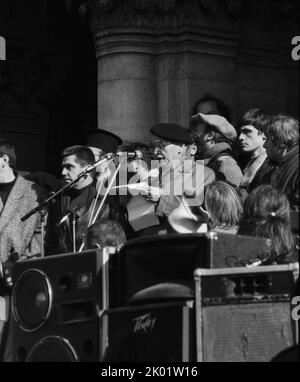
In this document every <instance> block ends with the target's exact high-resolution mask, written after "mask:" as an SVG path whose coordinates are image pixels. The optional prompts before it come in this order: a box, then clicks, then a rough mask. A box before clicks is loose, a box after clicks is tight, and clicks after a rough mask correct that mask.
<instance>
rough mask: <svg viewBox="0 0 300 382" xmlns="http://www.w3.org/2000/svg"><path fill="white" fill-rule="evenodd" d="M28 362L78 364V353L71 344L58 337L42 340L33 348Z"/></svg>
mask: <svg viewBox="0 0 300 382" xmlns="http://www.w3.org/2000/svg"><path fill="white" fill-rule="evenodd" d="M26 361H27V362H76V361H78V356H77V353H76V352H75V350H74V348H73V346H72V345H71V344H70V342H69V341H68V340H67V339H65V338H63V337H58V336H49V337H45V338H42V339H41V340H40V341H39V342H37V343H36V344H35V345H34V347H33V348H32V350H31V352H30V353H29V355H28V358H27V360H26Z"/></svg>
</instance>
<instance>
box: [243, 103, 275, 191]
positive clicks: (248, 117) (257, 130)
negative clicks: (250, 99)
mask: <svg viewBox="0 0 300 382" xmlns="http://www.w3.org/2000/svg"><path fill="white" fill-rule="evenodd" d="M271 121H272V116H271V114H269V113H268V112H267V111H265V110H263V109H251V110H249V111H247V112H246V113H245V114H244V115H243V116H242V118H241V119H240V121H239V137H238V139H239V143H240V149H241V151H242V152H243V153H244V154H246V155H247V157H248V162H247V164H246V166H245V168H244V169H243V178H242V180H241V183H240V187H241V188H244V189H246V190H247V191H248V192H250V191H251V190H253V189H254V188H256V187H257V186H259V185H260V184H261V177H262V175H264V169H265V167H266V166H267V153H266V149H265V148H264V143H265V141H266V136H265V134H264V131H265V129H266V127H267V126H268V125H269V124H270V122H271ZM267 167H268V171H269V170H270V168H269V166H267Z"/></svg>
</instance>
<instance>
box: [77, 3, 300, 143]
mask: <svg viewBox="0 0 300 382" xmlns="http://www.w3.org/2000/svg"><path fill="white" fill-rule="evenodd" d="M298 10H299V6H298V4H297V2H296V1H293V0H287V1H283V0H277V1H276V0H275V1H271V0H263V1H259V2H258V1H254V0H223V1H220V0H184V1H181V0H90V1H83V2H82V5H81V7H80V12H81V14H82V16H83V17H85V18H86V20H88V22H89V23H90V27H91V30H92V31H93V35H94V40H95V46H96V55H97V60H98V126H99V127H100V128H104V129H108V130H110V131H113V132H115V133H117V134H119V135H121V136H122V137H123V138H124V139H129V140H139V139H143V140H147V139H149V129H150V127H151V125H152V124H154V123H156V122H168V121H169V122H179V123H181V124H183V125H187V123H188V119H189V115H190V111H191V108H192V105H193V103H194V102H195V100H196V99H198V98H199V97H201V96H202V95H203V94H204V93H207V92H209V93H213V94H215V95H216V96H218V97H221V98H223V100H224V101H225V102H226V103H228V104H229V106H230V107H231V108H232V111H233V118H234V119H237V118H238V117H239V116H240V115H241V113H243V112H245V111H246V110H247V109H249V108H250V107H266V108H268V109H269V110H270V111H272V112H274V113H276V112H279V111H281V112H283V113H290V114H293V115H296V116H298V113H299V110H298V106H297V105H298V101H299V94H298V93H299V89H298V82H297V79H298V77H297V76H298V66H297V64H296V63H295V62H293V61H292V60H291V55H290V51H291V46H290V41H291V38H292V36H294V35H297V34H299V31H298V29H297V27H298V22H297V15H298V14H299V13H298ZM294 80H295V81H294Z"/></svg>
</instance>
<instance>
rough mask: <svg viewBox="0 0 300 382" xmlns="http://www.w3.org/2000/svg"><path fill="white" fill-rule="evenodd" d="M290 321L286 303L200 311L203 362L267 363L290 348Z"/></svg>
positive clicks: (291, 342) (291, 338)
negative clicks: (201, 318) (201, 316)
mask: <svg viewBox="0 0 300 382" xmlns="http://www.w3.org/2000/svg"><path fill="white" fill-rule="evenodd" d="M290 317H291V316H290V304H289V302H276V303H270V302H269V303H252V304H251V303H250V304H241V305H222V306H220V305H218V306H206V307H204V308H203V325H204V328H205V329H204V330H202V331H203V339H204V341H203V346H204V361H207V362H212V361H214V362H245V361H246V362H255V361H256V362H257V361H260V362H268V361H270V360H271V358H272V357H273V356H275V355H276V354H277V353H279V352H280V351H281V350H283V349H286V348H287V347H289V346H291V345H293V333H292V326H291V318H290Z"/></svg>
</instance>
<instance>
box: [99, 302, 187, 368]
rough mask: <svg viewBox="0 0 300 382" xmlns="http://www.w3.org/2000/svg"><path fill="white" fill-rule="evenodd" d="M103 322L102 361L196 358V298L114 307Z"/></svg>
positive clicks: (155, 360) (183, 359)
mask: <svg viewBox="0 0 300 382" xmlns="http://www.w3.org/2000/svg"><path fill="white" fill-rule="evenodd" d="M100 321H101V328H102V329H101V335H100V341H101V346H100V348H101V359H102V361H107V362H113V361H117V362H172V361H178V362H180V361H183V362H184V361H193V360H195V348H194V345H195V341H194V335H195V331H194V326H195V324H194V309H193V301H186V302H184V303H165V304H153V305H143V306H139V307H134V308H130V307H127V308H117V309H111V310H108V311H106V312H105V314H104V315H103V317H102V319H101V320H100Z"/></svg>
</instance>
